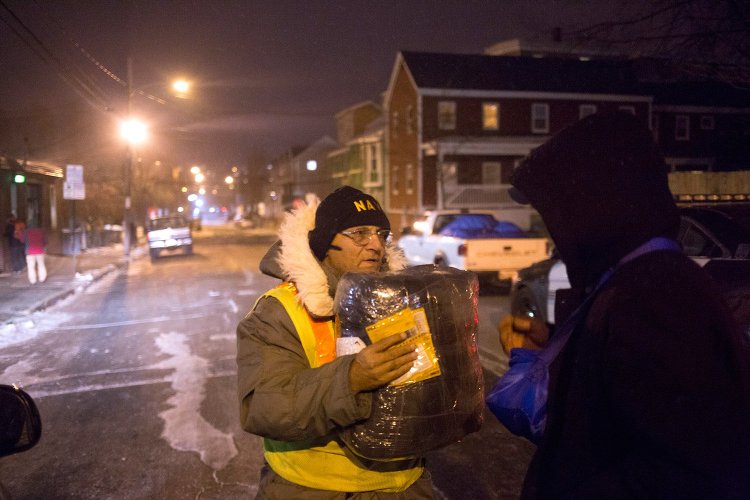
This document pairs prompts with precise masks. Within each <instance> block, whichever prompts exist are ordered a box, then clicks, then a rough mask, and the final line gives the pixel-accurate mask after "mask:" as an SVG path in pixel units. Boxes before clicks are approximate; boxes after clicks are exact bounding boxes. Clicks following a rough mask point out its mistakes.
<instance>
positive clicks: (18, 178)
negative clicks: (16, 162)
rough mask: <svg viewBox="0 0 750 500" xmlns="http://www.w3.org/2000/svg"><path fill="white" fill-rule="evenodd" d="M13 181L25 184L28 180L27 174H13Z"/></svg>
mask: <svg viewBox="0 0 750 500" xmlns="http://www.w3.org/2000/svg"><path fill="white" fill-rule="evenodd" d="M13 182H14V183H15V184H23V183H25V182H26V176H25V175H24V174H13Z"/></svg>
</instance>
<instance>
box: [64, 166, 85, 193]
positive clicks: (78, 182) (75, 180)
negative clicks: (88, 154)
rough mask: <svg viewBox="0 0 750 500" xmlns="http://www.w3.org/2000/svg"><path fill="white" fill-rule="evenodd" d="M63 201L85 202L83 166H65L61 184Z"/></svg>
mask: <svg viewBox="0 0 750 500" xmlns="http://www.w3.org/2000/svg"><path fill="white" fill-rule="evenodd" d="M63 199H65V200H85V199H86V184H84V182H83V165H67V168H66V169H65V182H64V183H63Z"/></svg>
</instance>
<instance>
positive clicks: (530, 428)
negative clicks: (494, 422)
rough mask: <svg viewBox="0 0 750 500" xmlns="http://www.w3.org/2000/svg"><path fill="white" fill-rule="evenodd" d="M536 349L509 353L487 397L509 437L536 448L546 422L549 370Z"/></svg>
mask: <svg viewBox="0 0 750 500" xmlns="http://www.w3.org/2000/svg"><path fill="white" fill-rule="evenodd" d="M541 352H542V351H541V350H538V349H524V348H522V347H516V348H515V349H511V351H510V361H509V366H510V368H508V371H507V372H505V374H504V375H503V376H502V378H501V379H500V380H499V381H498V382H497V384H496V385H495V387H494V388H493V389H492V392H490V394H489V396H487V406H488V407H489V409H490V411H492V413H493V414H494V415H495V417H497V419H498V420H499V421H500V422H502V423H503V425H504V426H505V427H506V428H507V429H508V430H509V431H510V432H512V433H513V434H515V435H517V436H522V437H525V438H526V439H528V440H529V441H531V442H532V443H535V444H538V442H539V439H540V438H541V437H542V434H544V426H545V423H546V421H547V388H548V387H549V370H548V365H547V362H546V361H545V360H544V359H543V358H541V357H540V353H541Z"/></svg>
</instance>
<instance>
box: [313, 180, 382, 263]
mask: <svg viewBox="0 0 750 500" xmlns="http://www.w3.org/2000/svg"><path fill="white" fill-rule="evenodd" d="M355 226H377V227H379V228H380V229H388V230H390V229H391V223H390V222H389V221H388V217H386V215H385V212H383V209H382V208H381V206H380V203H378V201H377V200H376V199H375V198H373V197H372V196H370V195H369V194H365V193H363V192H362V191H360V190H359V189H355V188H353V187H351V186H344V187H340V188H338V189H337V190H336V191H334V192H333V193H331V194H329V195H328V196H326V198H325V199H324V200H323V201H321V202H320V205H318V210H317V211H316V212H315V229H313V230H312V231H310V233H309V239H310V249H311V250H312V251H313V253H314V254H315V257H317V258H318V260H323V259H325V256H326V253H327V252H328V248H329V247H330V246H331V241H333V238H334V237H335V236H336V233H338V232H339V231H343V230H344V229H346V228H349V227H355Z"/></svg>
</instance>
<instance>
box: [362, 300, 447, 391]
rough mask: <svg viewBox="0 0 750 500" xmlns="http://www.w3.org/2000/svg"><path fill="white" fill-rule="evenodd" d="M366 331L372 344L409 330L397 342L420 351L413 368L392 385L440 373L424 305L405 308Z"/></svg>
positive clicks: (423, 378) (411, 381)
mask: <svg viewBox="0 0 750 500" xmlns="http://www.w3.org/2000/svg"><path fill="white" fill-rule="evenodd" d="M365 331H366V332H367V335H368V336H369V337H370V341H372V342H373V343H374V342H377V341H379V340H381V339H384V338H386V337H388V336H390V335H396V334H398V333H402V332H406V338H405V339H404V340H403V342H401V343H400V344H398V345H399V346H400V345H402V344H404V343H406V344H409V345H411V346H412V347H413V348H414V349H415V350H416V351H417V359H416V360H415V361H414V366H412V367H411V370H409V371H408V372H406V373H405V374H403V375H402V376H400V377H399V378H397V379H396V380H394V381H393V382H391V383H390V384H389V385H392V386H399V385H405V384H411V383H414V382H420V381H422V380H427V379H429V378H432V377H437V376H438V375H440V373H441V372H440V365H439V364H438V359H437V356H436V355H435V346H434V345H433V344H432V333H430V327H429V325H428V323H427V315H426V314H425V312H424V307H420V308H417V309H409V308H408V307H407V308H405V309H402V310H400V311H399V312H397V313H395V314H392V315H390V316H388V317H387V318H385V319H381V320H380V321H378V322H377V323H375V324H374V325H370V326H368V327H366V328H365Z"/></svg>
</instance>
